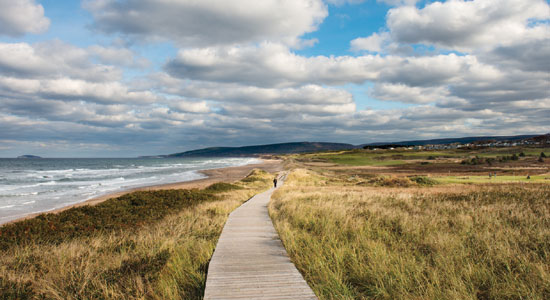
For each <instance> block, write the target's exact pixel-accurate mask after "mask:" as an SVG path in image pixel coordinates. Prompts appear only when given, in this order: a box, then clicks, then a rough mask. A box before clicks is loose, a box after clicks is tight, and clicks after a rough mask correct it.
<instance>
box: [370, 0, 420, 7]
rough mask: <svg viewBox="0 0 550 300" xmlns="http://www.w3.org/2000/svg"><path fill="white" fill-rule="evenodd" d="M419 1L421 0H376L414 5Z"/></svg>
mask: <svg viewBox="0 0 550 300" xmlns="http://www.w3.org/2000/svg"><path fill="white" fill-rule="evenodd" d="M418 1H419V0H376V2H382V3H386V4H388V5H393V6H400V5H414V4H416V2H418Z"/></svg>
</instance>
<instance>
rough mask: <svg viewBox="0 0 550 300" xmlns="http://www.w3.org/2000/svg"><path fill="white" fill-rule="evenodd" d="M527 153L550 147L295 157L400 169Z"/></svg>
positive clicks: (358, 151) (531, 154)
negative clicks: (425, 163)
mask: <svg viewBox="0 0 550 300" xmlns="http://www.w3.org/2000/svg"><path fill="white" fill-rule="evenodd" d="M522 152H523V153H524V154H525V155H526V156H527V157H538V156H539V155H540V153H541V152H546V153H548V154H550V150H549V149H548V148H529V147H509V148H483V149H475V150H472V149H450V150H402V149H395V150H382V149H379V150H362V149H354V150H350V151H339V152H326V153H313V154H299V155H294V156H293V157H294V158H296V159H298V160H301V161H303V162H304V161H313V162H330V163H334V164H340V165H345V166H397V165H402V164H406V163H411V162H415V161H422V160H430V161H432V162H434V160H438V159H439V160H442V161H446V160H456V159H469V158H472V157H476V156H477V157H481V158H498V157H504V156H511V155H513V154H516V155H519V153H522Z"/></svg>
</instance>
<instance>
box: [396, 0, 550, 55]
mask: <svg viewBox="0 0 550 300" xmlns="http://www.w3.org/2000/svg"><path fill="white" fill-rule="evenodd" d="M549 11H550V7H549V5H548V3H547V2H546V1H544V0H486V1H479V0H476V1H464V0H450V1H446V2H433V3H430V4H427V5H426V6H425V7H423V8H417V7H415V6H400V7H396V8H393V9H391V10H389V11H388V14H387V26H388V28H389V30H390V31H391V35H392V37H393V39H394V40H395V41H397V42H400V43H411V44H421V43H422V44H428V45H435V46H438V47H442V48H447V49H455V50H459V51H472V50H474V49H483V48H494V47H497V46H499V45H508V44H513V43H516V42H517V41H518V40H521V39H523V38H524V37H526V36H544V35H546V36H548V26H547V25H546V24H538V25H532V21H533V20H544V19H548V13H549Z"/></svg>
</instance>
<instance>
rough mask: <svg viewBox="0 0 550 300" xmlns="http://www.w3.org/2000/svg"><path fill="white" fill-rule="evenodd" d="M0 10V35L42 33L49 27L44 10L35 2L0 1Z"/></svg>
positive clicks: (20, 0) (21, 0) (13, 35)
mask: <svg viewBox="0 0 550 300" xmlns="http://www.w3.org/2000/svg"><path fill="white" fill-rule="evenodd" d="M0 8H1V9H0V35H8V36H12V37H17V36H21V35H24V34H25V33H42V32H44V31H46V30H47V29H48V27H49V26H50V20H49V19H48V18H46V17H45V16H44V8H43V7H42V5H40V4H37V3H36V1H35V0H17V1H14V0H0Z"/></svg>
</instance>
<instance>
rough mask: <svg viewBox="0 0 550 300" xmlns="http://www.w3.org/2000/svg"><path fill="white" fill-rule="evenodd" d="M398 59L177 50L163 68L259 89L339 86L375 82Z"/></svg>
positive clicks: (274, 48)
mask: <svg viewBox="0 0 550 300" xmlns="http://www.w3.org/2000/svg"><path fill="white" fill-rule="evenodd" d="M401 60H402V59H401V58H394V57H384V58H383V57H380V56H372V55H368V56H361V57H351V56H339V57H326V56H316V57H303V56H299V55H296V54H294V53H292V52H290V50H289V49H288V48H287V47H285V46H284V45H280V44H271V43H264V44H262V45H260V46H246V47H209V48H196V49H184V50H180V51H179V53H178V56H177V57H176V58H174V59H172V60H170V61H169V62H168V63H167V64H166V65H165V67H164V69H165V70H166V71H167V72H168V73H169V74H170V75H172V76H174V77H177V78H186V79H194V80H203V81H214V82H234V83H246V84H248V85H255V86H262V87H288V86H300V85H304V84H309V83H314V84H329V85H339V84H346V83H349V82H354V83H363V82H365V81H366V80H373V79H376V78H377V77H378V76H379V74H380V72H381V70H382V69H383V68H384V67H389V66H392V65H393V64H397V63H399V61H401Z"/></svg>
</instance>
